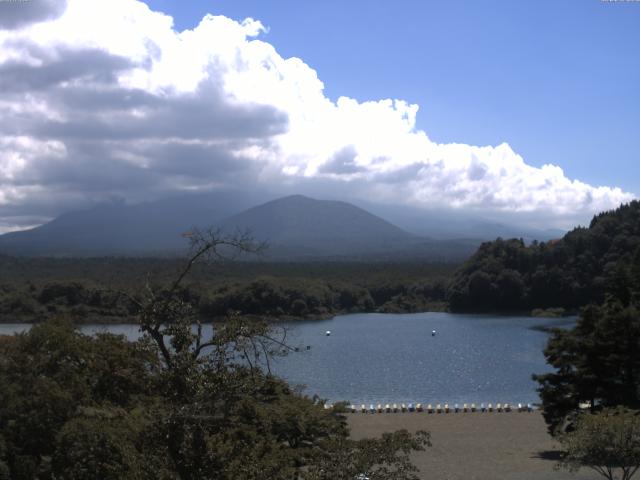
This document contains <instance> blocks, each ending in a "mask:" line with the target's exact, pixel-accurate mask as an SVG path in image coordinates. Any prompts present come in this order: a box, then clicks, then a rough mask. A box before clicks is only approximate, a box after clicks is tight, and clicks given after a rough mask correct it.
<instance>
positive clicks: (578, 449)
mask: <svg viewBox="0 0 640 480" xmlns="http://www.w3.org/2000/svg"><path fill="white" fill-rule="evenodd" d="M559 440H560V443H561V444H562V447H563V449H564V452H563V457H562V460H561V462H560V465H561V466H563V467H565V468H567V469H569V470H571V471H577V470H578V469H580V468H583V467H586V468H590V469H592V470H595V471H596V472H598V473H599V474H600V475H602V476H603V477H604V478H606V479H608V480H616V479H618V480H630V479H631V478H632V477H633V476H634V475H635V473H636V472H637V471H638V469H639V468H640V416H639V414H638V412H635V411H628V410H623V409H617V410H611V411H603V412H600V413H597V414H582V415H580V416H579V417H578V419H577V421H576V424H575V428H574V429H573V431H571V432H569V433H565V434H563V435H561V436H560V437H559ZM618 473H619V474H620V475H619V476H618V475H617V474H618Z"/></svg>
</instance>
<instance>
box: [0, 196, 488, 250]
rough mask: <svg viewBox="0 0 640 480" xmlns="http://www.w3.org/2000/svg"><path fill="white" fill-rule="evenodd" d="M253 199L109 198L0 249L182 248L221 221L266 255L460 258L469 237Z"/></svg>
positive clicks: (6, 239)
mask: <svg viewBox="0 0 640 480" xmlns="http://www.w3.org/2000/svg"><path fill="white" fill-rule="evenodd" d="M252 203H253V204H254V205H255V199H254V201H253V202H252V198H250V197H249V196H247V195H243V194H239V193H234V194H230V193H229V192H226V193H218V194H209V195H196V196H184V197H177V198H171V199H165V200H161V201H156V202H149V203H144V204H139V205H124V204H110V205H101V206H97V207H94V208H92V209H90V210H85V211H78V212H71V213H67V214H64V215H61V216H60V217H58V218H56V219H54V220H52V221H51V222H49V223H47V224H44V225H41V226H40V227H37V228H34V229H31V230H25V231H22V232H13V233H8V234H5V235H2V236H0V253H4V254H12V255H54V256H99V255H139V256H150V255H167V254H176V253H179V252H181V251H183V250H184V247H185V246H186V241H185V239H184V238H183V236H182V233H184V232H185V231H187V230H189V229H190V228H192V227H194V226H196V227H207V226H211V225H217V226H219V227H220V228H221V229H222V230H223V231H225V232H227V233H233V232H235V231H237V230H249V231H250V232H251V234H252V236H253V237H254V238H256V240H260V241H266V242H267V243H268V244H269V248H268V250H267V252H266V254H265V257H266V258H267V259H272V260H326V259H334V260H347V259H348V260H357V259H361V260H401V259H413V258H421V259H428V260H445V261H449V260H463V259H465V258H466V257H468V256H469V255H470V254H471V253H472V252H473V251H474V250H475V248H476V247H477V245H478V242H475V241H469V240H465V241H459V242H452V241H440V240H438V241H436V240H430V239H426V238H423V237H420V236H418V235H415V234H412V233H408V232H406V231H404V230H402V229H401V228H399V227H397V226H395V225H393V224H391V223H389V222H388V221H386V220H383V219H382V218H380V217H378V216H376V215H373V214H371V213H369V212H368V211H366V210H364V209H362V208H359V207H356V206H354V205H352V204H350V203H346V202H340V201H326V200H314V199H311V198H308V197H304V196H302V195H292V196H289V197H284V198H280V199H277V200H273V201H269V202H267V203H264V204H260V205H257V206H254V207H251V208H248V209H246V210H243V209H244V208H247V207H249V206H250V205H251V204H252Z"/></svg>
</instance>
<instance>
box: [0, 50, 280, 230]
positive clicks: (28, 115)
mask: <svg viewBox="0 0 640 480" xmlns="http://www.w3.org/2000/svg"><path fill="white" fill-rule="evenodd" d="M14 47H19V48H21V49H22V50H28V51H29V56H30V57H31V58H36V59H39V60H40V65H39V66H33V65H30V64H27V63H25V62H20V61H12V62H5V63H4V64H0V92H1V93H0V95H2V99H3V100H5V101H6V102H8V104H11V105H15V106H19V107H18V108H13V109H7V110H5V111H1V112H0V113H1V114H2V117H3V122H2V123H0V135H3V136H5V137H12V136H13V137H17V136H20V137H28V138H35V139H38V141H41V142H53V143H55V144H56V145H60V146H61V147H60V148H57V149H51V148H41V147H39V146H38V145H36V146H29V147H28V148H27V150H25V151H24V152H22V153H20V152H19V150H18V152H19V153H20V154H21V155H23V154H24V155H27V157H28V161H27V162H26V164H25V165H24V167H23V168H21V169H19V170H18V171H17V172H15V173H14V174H13V176H12V178H11V179H10V181H9V183H4V185H3V182H2V181H0V188H6V187H7V186H10V187H13V188H23V189H26V190H28V191H30V192H33V191H35V192H39V191H40V189H43V190H44V191H46V194H42V195H41V194H38V193H35V194H34V193H29V195H28V197H29V198H26V197H25V196H24V195H22V196H19V197H14V199H17V198H19V200H15V201H13V202H12V201H10V203H9V204H8V205H4V206H3V207H2V208H1V209H0V216H1V217H16V215H18V213H17V212H18V210H17V209H18V207H20V208H21V209H22V210H23V211H21V213H20V219H21V220H20V222H19V223H16V225H22V224H26V223H28V222H29V221H30V220H29V219H30V218H34V216H37V215H42V214H43V212H46V213H52V214H54V215H55V214H59V213H61V212H63V211H65V210H66V209H68V208H70V207H69V206H70V205H73V208H81V207H82V206H87V205H90V204H91V203H94V202H96V201H97V202H99V201H103V200H105V199H109V198H112V197H113V196H114V195H115V196H119V197H123V198H127V199H128V200H137V201H140V200H146V199H149V198H154V197H157V196H158V195H162V194H168V193H171V192H172V191H175V189H176V188H178V189H179V188H182V187H189V188H192V187H200V186H204V187H206V185H212V184H215V185H237V186H238V185H241V186H242V185H250V184H251V183H253V182H255V179H256V178H257V176H258V175H259V173H260V170H261V168H262V167H263V164H262V163H260V162H256V161H255V160H252V159H248V158H245V157H243V156H242V155H241V154H240V153H239V152H241V151H242V150H243V149H246V148H248V147H252V146H253V147H262V148H265V147H267V146H268V145H269V144H270V142H271V139H272V137H273V136H274V135H277V134H279V133H283V132H285V131H286V130H287V128H288V116H287V115H286V114H285V113H283V112H281V111H279V110H277V109H276V108H274V107H270V106H263V105H256V104H247V103H243V104H239V103H237V102H232V101H230V100H229V99H228V98H227V97H226V96H225V95H224V94H223V93H222V90H221V87H220V80H219V79H218V78H217V77H216V76H215V74H214V73H210V76H209V77H208V78H207V79H205V80H204V81H203V82H202V83H201V84H200V85H199V86H198V88H197V89H196V90H195V91H194V92H191V93H177V92H173V91H160V92H147V91H143V90H140V89H135V88H126V87H122V86H120V84H119V82H118V78H117V77H118V75H119V74H121V73H123V72H126V70H128V69H130V68H133V67H135V66H136V65H134V64H133V63H132V62H131V61H130V60H128V59H126V58H122V57H118V56H114V55H111V54H109V53H107V52H105V51H102V50H99V49H70V48H52V49H49V50H46V51H45V50H43V49H36V48H34V47H31V46H29V45H15V43H14ZM34 102H35V103H36V104H38V105H40V108H36V109H34V110H33V111H31V110H29V108H27V107H26V106H27V105H30V103H34ZM42 109H44V111H46V112H50V113H51V115H47V114H45V113H44V112H43V110H42ZM14 148H20V147H19V146H17V147H14ZM25 148H26V147H25ZM61 152H62V153H61ZM1 154H2V151H0V161H1V160H2V157H1ZM0 166H1V164H0ZM15 202H17V203H19V205H17V204H14V203H15ZM46 213H45V214H46ZM16 218H17V217H16Z"/></svg>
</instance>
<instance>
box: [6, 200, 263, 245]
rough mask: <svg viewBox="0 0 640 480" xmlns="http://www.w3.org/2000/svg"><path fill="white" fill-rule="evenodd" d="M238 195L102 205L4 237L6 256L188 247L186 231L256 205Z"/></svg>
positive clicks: (252, 201)
mask: <svg viewBox="0 0 640 480" xmlns="http://www.w3.org/2000/svg"><path fill="white" fill-rule="evenodd" d="M254 202H255V199H252V198H251V197H250V196H248V195H245V194H240V193H237V192H220V193H213V194H212V193H208V194H202V195H184V196H179V197H170V198H166V199H162V200H158V201H154V202H147V203H141V204H136V205H127V204H123V203H113V204H104V205H97V206H95V207H93V208H91V209H88V210H82V211H75V212H69V213H65V214H63V215H60V216H59V217H57V218H55V219H53V220H52V221H50V222H48V223H45V224H43V225H41V226H39V227H36V228H33V229H30V230H24V231H20V232H11V233H7V234H4V235H0V253H5V254H11V255H55V256H89V255H122V254H126V255H154V254H167V253H169V254H171V253H175V252H177V251H179V250H182V249H184V248H185V246H186V245H187V242H186V240H185V239H184V237H182V233H184V232H185V231H187V230H188V229H190V228H191V227H193V226H209V225H212V224H215V223H218V222H220V221H221V220H222V219H223V218H225V217H228V216H229V215H232V214H234V213H236V212H238V211H241V210H242V209H244V208H247V207H249V206H251V205H252V204H254Z"/></svg>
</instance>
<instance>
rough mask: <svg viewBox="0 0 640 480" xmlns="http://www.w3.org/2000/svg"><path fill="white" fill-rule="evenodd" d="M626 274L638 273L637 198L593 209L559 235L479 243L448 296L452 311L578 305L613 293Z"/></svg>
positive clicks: (639, 213) (639, 223)
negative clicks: (585, 221) (584, 223)
mask: <svg viewBox="0 0 640 480" xmlns="http://www.w3.org/2000/svg"><path fill="white" fill-rule="evenodd" d="M630 276H637V277H638V278H640V202H638V201H632V202H630V203H629V204H626V205H622V206H620V207H619V208H617V209H616V210H613V211H609V212H604V213H601V214H599V215H596V216H595V217H594V218H593V220H592V221H591V224H590V225H589V227H588V228H583V227H579V228H575V229H574V230H572V231H571V232H569V233H567V234H566V235H565V236H564V237H563V238H562V239H559V240H555V241H549V242H540V243H538V242H533V243H531V244H530V245H529V246H527V245H525V244H524V243H523V242H522V241H521V240H516V239H512V240H503V239H498V240H496V241H493V242H487V243H483V244H482V245H481V247H480V248H479V249H478V251H477V252H476V253H475V254H474V255H473V256H472V257H471V258H470V259H469V260H467V262H465V263H464V264H463V265H462V266H461V267H460V268H459V269H458V270H457V272H456V274H455V276H454V279H453V281H452V282H451V285H450V287H449V289H448V293H447V298H448V301H449V304H450V307H451V309H452V310H454V311H482V310H485V311H486V310H524V309H533V308H552V307H561V308H565V309H572V310H574V309H577V308H578V307H580V306H583V305H586V304H589V303H601V302H602V301H603V300H604V298H605V295H606V294H607V293H608V292H611V293H613V292H614V291H615V293H616V297H617V298H624V297H625V296H627V295H629V293H628V292H627V293H625V292H618V291H616V289H619V288H621V287H620V285H625V284H627V283H628V282H625V281H623V280H624V279H625V278H628V277H630Z"/></svg>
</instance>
